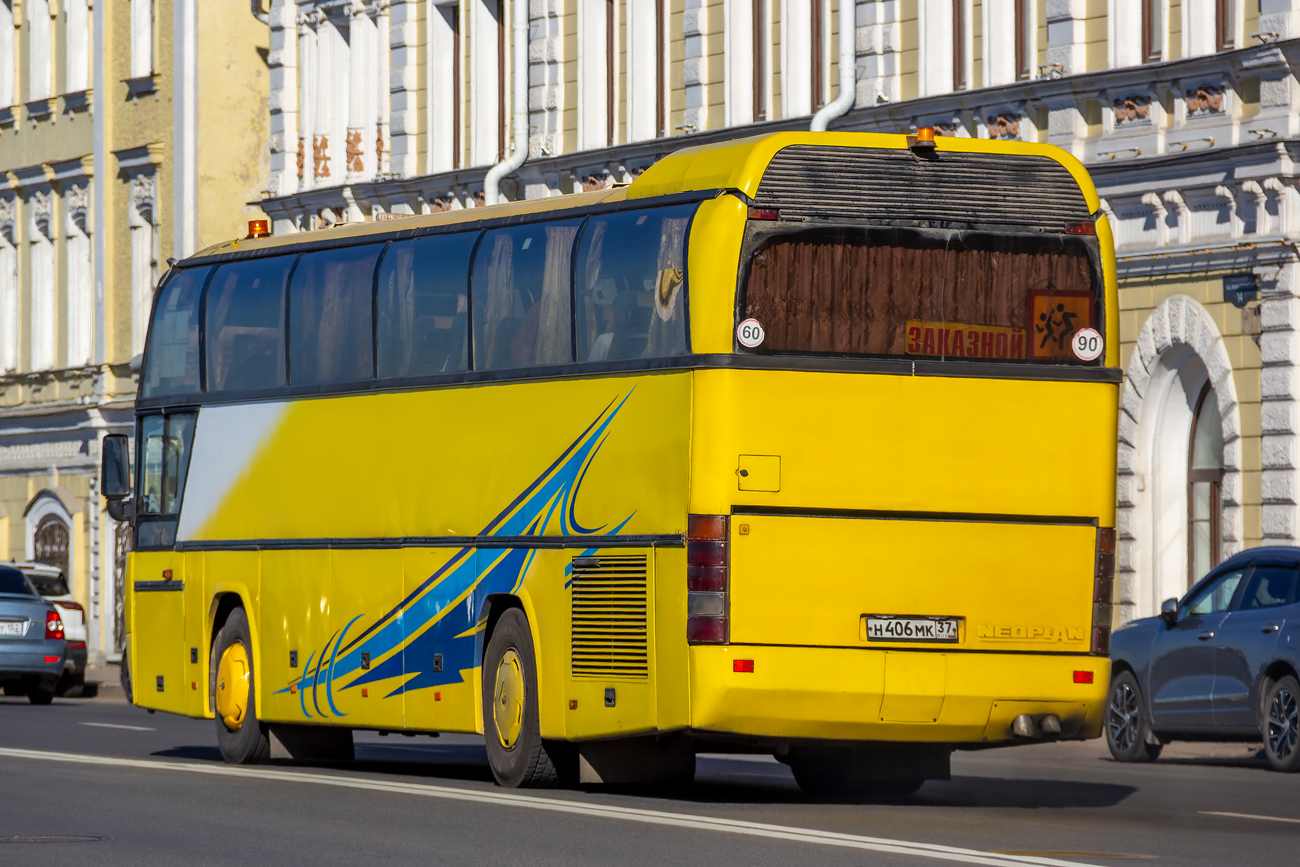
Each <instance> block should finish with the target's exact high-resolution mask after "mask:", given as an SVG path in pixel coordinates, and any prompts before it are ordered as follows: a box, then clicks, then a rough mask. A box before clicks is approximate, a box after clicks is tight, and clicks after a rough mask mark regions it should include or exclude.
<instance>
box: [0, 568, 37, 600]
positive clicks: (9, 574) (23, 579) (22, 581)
mask: <svg viewBox="0 0 1300 867" xmlns="http://www.w3.org/2000/svg"><path fill="white" fill-rule="evenodd" d="M0 593H16V594H18V595H19V596H35V595H36V591H35V590H33V589H32V585H31V583H30V582H28V580H27V576H25V575H23V573H21V572H19V571H18V570H17V569H10V568H8V567H0Z"/></svg>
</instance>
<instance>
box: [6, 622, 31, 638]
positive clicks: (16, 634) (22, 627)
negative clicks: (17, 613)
mask: <svg viewBox="0 0 1300 867" xmlns="http://www.w3.org/2000/svg"><path fill="white" fill-rule="evenodd" d="M26 634H27V621H26V620H19V621H17V622H14V621H12V620H9V621H0V636H4V637H5V638H22V637H23V636H24V635H26Z"/></svg>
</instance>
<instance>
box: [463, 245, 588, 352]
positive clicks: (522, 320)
mask: <svg viewBox="0 0 1300 867" xmlns="http://www.w3.org/2000/svg"><path fill="white" fill-rule="evenodd" d="M580 225H582V221H580V220H569V221H567V222H563V223H540V224H535V225H531V226H518V227H514V228H509V229H497V230H495V231H491V232H488V233H486V234H485V235H484V237H483V242H482V243H481V244H479V247H478V252H477V253H476V254H475V256H474V284H473V285H474V290H473V293H472V295H473V299H474V367H475V369H476V370H500V369H503V368H510V367H528V366H531V365H536V364H556V363H559V362H564V361H570V360H572V354H573V353H572V342H571V338H570V327H569V316H570V313H569V297H570V295H569V293H570V291H571V290H570V279H569V274H570V261H571V258H572V255H573V241H574V238H575V237H576V236H577V234H578V227H579V226H580Z"/></svg>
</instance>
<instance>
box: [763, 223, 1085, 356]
mask: <svg viewBox="0 0 1300 867" xmlns="http://www.w3.org/2000/svg"><path fill="white" fill-rule="evenodd" d="M756 231H757V230H756ZM763 231H764V232H765V233H766V237H765V238H764V239H761V240H759V241H758V243H757V245H756V247H755V248H754V252H753V255H752V258H751V259H750V263H749V272H748V275H747V277H746V278H745V280H746V283H745V295H744V299H745V300H744V306H743V309H742V315H741V317H740V318H741V319H746V318H754V319H757V320H758V322H759V324H761V325H762V326H763V329H764V330H765V331H766V338H765V340H764V342H763V344H762V346H761V347H760V351H773V352H791V353H821V354H836V355H911V356H928V357H934V358H950V359H951V358H957V359H970V358H974V359H983V360H998V361H1031V362H1037V363H1063V364H1082V363H1085V362H1081V361H1080V360H1079V359H1078V358H1077V357H1076V356H1075V354H1074V351H1073V349H1072V348H1071V344H1070V338H1071V336H1072V335H1074V334H1075V333H1076V332H1078V331H1079V330H1080V329H1082V328H1087V327H1092V328H1100V322H1099V319H1098V316H1097V299H1096V297H1095V293H1094V290H1093V286H1094V280H1093V269H1092V264H1091V261H1090V259H1089V257H1088V252H1087V250H1086V249H1085V248H1084V247H1083V246H1082V245H1080V244H1072V243H1065V242H1063V241H1059V240H1051V239H1042V240H1024V239H1016V238H1005V237H1004V238H996V237H989V236H974V235H961V234H958V233H955V232H954V233H952V234H951V235H948V236H946V237H933V236H929V235H921V234H920V233H917V232H913V231H907V230H892V229H867V228H860V227H853V228H846V227H827V228H815V229H798V230H795V231H791V230H789V229H788V228H784V227H778V228H776V229H773V230H763ZM1098 285H1099V284H1098ZM1098 363H1099V362H1098Z"/></svg>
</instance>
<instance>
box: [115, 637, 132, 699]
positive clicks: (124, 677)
mask: <svg viewBox="0 0 1300 867" xmlns="http://www.w3.org/2000/svg"><path fill="white" fill-rule="evenodd" d="M129 656H130V654H129V653H128V652H127V650H126V649H125V648H123V650H122V674H121V676H120V677H119V680H120V681H121V683H122V692H123V694H125V695H126V700H127V702H128V703H129V704H135V693H133V692H132V691H131V664H130V663H129V662H127V659H128V657H129Z"/></svg>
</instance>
